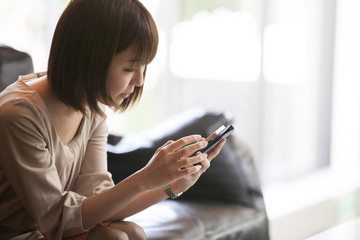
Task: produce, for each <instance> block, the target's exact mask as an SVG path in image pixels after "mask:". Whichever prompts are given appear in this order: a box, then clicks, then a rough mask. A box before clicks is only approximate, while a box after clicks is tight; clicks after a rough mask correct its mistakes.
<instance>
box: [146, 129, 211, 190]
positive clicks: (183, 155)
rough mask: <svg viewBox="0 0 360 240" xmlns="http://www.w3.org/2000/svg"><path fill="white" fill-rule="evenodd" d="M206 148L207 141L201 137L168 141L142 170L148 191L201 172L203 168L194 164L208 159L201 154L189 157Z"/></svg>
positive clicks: (194, 136)
mask: <svg viewBox="0 0 360 240" xmlns="http://www.w3.org/2000/svg"><path fill="white" fill-rule="evenodd" d="M200 140H202V141H200ZM206 146H207V141H204V139H203V138H201V136H200V135H192V136H187V137H184V138H181V139H179V140H177V141H168V142H167V143H166V144H164V145H163V146H161V147H160V148H159V149H158V150H157V151H156V152H155V154H154V156H153V157H152V158H151V159H150V161H149V163H148V164H147V165H146V166H145V167H144V168H143V169H141V170H140V171H141V172H142V174H143V176H144V179H145V183H146V185H147V186H146V187H147V189H149V190H150V189H154V188H158V187H163V186H165V185H167V184H169V183H171V182H174V181H176V180H178V179H180V178H184V177H186V176H190V175H192V174H196V173H197V172H199V171H200V170H201V169H202V166H201V165H196V166H194V164H195V163H198V162H202V161H204V160H205V159H206V158H205V157H204V155H201V154H198V155H196V156H194V157H189V156H191V155H192V154H193V153H194V152H197V151H198V150H200V149H202V148H204V147H206Z"/></svg>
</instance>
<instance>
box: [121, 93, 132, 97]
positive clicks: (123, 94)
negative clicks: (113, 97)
mask: <svg viewBox="0 0 360 240" xmlns="http://www.w3.org/2000/svg"><path fill="white" fill-rule="evenodd" d="M130 95H131V93H121V94H119V97H121V98H128V97H130Z"/></svg>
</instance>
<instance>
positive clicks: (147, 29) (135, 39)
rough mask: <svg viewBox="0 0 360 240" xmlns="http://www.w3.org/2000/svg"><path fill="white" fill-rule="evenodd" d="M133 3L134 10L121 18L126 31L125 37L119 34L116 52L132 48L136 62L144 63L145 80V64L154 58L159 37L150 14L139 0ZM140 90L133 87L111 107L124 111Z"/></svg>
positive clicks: (134, 100)
mask: <svg viewBox="0 0 360 240" xmlns="http://www.w3.org/2000/svg"><path fill="white" fill-rule="evenodd" d="M133 3H134V4H136V5H137V6H136V7H135V8H133V9H132V10H134V12H133V13H132V14H131V13H130V14H129V12H128V15H127V18H123V19H122V21H121V22H122V23H121V28H122V29H123V31H126V32H127V38H124V35H119V39H118V48H117V50H116V53H119V52H121V51H124V50H125V49H127V48H130V47H131V48H133V49H134V57H135V59H134V60H135V61H136V62H137V63H140V64H144V65H145V71H144V80H145V74H146V66H147V65H148V64H149V63H151V62H152V60H153V59H154V58H155V55H156V52H157V48H158V42H159V37H158V32H157V27H156V24H155V21H154V19H153V18H152V16H151V14H150V13H149V12H148V11H147V10H146V8H145V7H144V6H143V5H142V3H140V2H139V1H134V2H133ZM124 27H125V29H124ZM135 64H136V63H135ZM142 92H143V87H135V90H134V92H133V93H132V94H131V95H130V97H128V98H126V99H124V100H123V102H122V103H121V104H120V105H117V104H116V103H115V101H112V103H113V104H114V103H115V105H113V106H114V107H113V109H114V110H116V111H125V110H126V109H127V108H128V107H129V106H131V105H132V104H134V103H136V102H138V101H139V100H140V98H141V95H142Z"/></svg>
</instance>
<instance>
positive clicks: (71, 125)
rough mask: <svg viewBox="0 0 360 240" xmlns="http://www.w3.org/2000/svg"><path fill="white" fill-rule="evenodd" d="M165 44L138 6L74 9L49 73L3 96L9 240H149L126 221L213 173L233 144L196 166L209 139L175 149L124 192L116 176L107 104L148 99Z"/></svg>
mask: <svg viewBox="0 0 360 240" xmlns="http://www.w3.org/2000/svg"><path fill="white" fill-rule="evenodd" d="M157 45H158V34H157V29H156V25H155V23H154V20H153V19H152V17H151V15H150V14H149V12H148V11H147V10H146V9H145V7H144V6H143V5H142V4H141V3H140V2H139V1H138V0H101V1H99V0H73V1H71V2H70V3H69V4H68V6H67V8H66V9H65V11H64V12H63V14H62V16H61V17H60V19H59V22H58V24H57V27H56V30H55V33H54V37H53V41H52V45H51V50H50V56H49V62H48V70H47V72H46V73H35V74H31V75H27V76H21V77H20V78H19V80H18V81H16V82H15V83H13V84H12V85H10V86H9V87H8V88H7V89H6V90H4V91H3V92H2V93H1V95H0V139H2V144H1V146H0V196H1V198H0V212H1V214H0V239H12V238H13V239H25V238H26V239H47V240H53V239H100V238H102V239H145V238H146V236H145V233H144V231H143V230H142V228H141V227H140V226H138V225H136V224H135V223H131V222H127V221H124V219H125V218H126V217H128V216H131V215H133V214H135V213H137V212H139V211H141V210H143V209H145V208H147V207H149V206H151V205H153V204H155V203H157V202H160V201H162V200H164V199H166V198H168V197H177V196H178V195H180V194H181V193H182V192H184V191H186V190H187V189H189V188H190V187H191V186H192V185H193V184H195V182H196V181H197V180H198V178H199V177H200V175H201V174H202V173H204V172H205V171H206V169H207V168H208V167H209V166H210V161H211V159H213V158H214V157H215V156H216V155H217V154H218V153H219V151H220V149H221V148H222V146H223V144H224V142H225V140H223V141H222V142H221V143H220V144H219V145H218V146H217V147H216V148H215V150H213V151H212V152H211V153H210V154H209V155H208V156H207V155H206V154H202V153H200V152H198V153H197V154H196V156H193V157H191V155H192V154H193V153H194V152H197V151H198V150H200V149H201V148H203V147H205V146H206V145H207V141H204V139H203V138H201V136H199V135H192V136H187V137H184V138H182V139H179V140H177V141H168V142H167V143H166V144H164V145H163V146H162V147H160V148H159V149H158V150H157V151H156V152H155V154H154V155H153V157H152V158H151V159H150V161H149V162H148V164H147V165H146V166H145V167H144V168H142V169H140V170H139V171H138V172H136V173H134V174H132V175H131V176H129V177H128V178H126V179H125V180H123V181H121V182H120V183H118V184H117V185H114V183H113V181H112V179H111V176H110V174H109V173H108V171H107V163H106V141H107V127H106V122H105V121H106V118H105V114H104V105H107V106H110V107H112V108H114V109H115V110H120V111H125V110H126V109H127V108H128V107H129V106H130V105H131V104H133V103H135V102H136V101H138V100H139V98H140V96H141V92H142V88H143V84H144V78H145V73H146V68H147V65H148V64H149V63H150V62H151V61H152V60H153V58H154V57H155V54H156V51H157ZM211 137H212V136H210V138H211ZM207 140H208V139H207ZM195 163H200V165H194V164H195Z"/></svg>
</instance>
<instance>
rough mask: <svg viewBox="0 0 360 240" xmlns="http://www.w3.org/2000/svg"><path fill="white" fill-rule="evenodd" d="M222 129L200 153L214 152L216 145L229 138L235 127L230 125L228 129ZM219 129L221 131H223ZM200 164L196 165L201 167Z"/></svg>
mask: <svg viewBox="0 0 360 240" xmlns="http://www.w3.org/2000/svg"><path fill="white" fill-rule="evenodd" d="M221 128H223V129H222V130H221V131H220V132H219V133H218V134H217V135H216V136H215V137H213V138H212V139H211V140H210V141H209V143H208V145H207V146H206V147H205V148H203V149H200V150H199V151H200V152H202V153H209V152H210V151H211V150H213V149H214V148H215V147H216V145H217V144H218V143H219V142H220V141H221V140H223V139H224V138H226V137H228V136H229V135H230V134H231V133H232V132H233V131H234V127H233V125H229V126H227V127H224V126H221ZM221 128H219V129H221ZM217 131H218V130H217ZM195 155H196V153H194V154H193V155H192V156H195ZM199 164H200V163H196V164H194V166H195V165H199Z"/></svg>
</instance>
